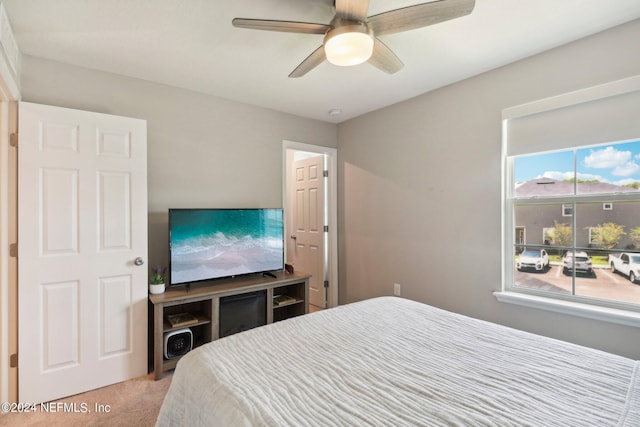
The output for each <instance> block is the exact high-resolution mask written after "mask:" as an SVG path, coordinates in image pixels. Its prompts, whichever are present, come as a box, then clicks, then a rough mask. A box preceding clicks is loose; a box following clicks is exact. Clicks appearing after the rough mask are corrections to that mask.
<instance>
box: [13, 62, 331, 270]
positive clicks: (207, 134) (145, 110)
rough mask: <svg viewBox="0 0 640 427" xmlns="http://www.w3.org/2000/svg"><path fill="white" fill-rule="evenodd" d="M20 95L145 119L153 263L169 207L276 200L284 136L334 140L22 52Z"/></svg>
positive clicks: (324, 131) (275, 118)
mask: <svg viewBox="0 0 640 427" xmlns="http://www.w3.org/2000/svg"><path fill="white" fill-rule="evenodd" d="M22 100H23V101H29V102H37V103H41V104H50V105H57V106H61V107H68V108H75V109H81V110H88V111H96V112H100V113H107V114H115V115H120V116H128V117H136V118H141V119H145V120H147V134H148V188H149V265H151V266H153V265H156V264H163V265H167V264H168V247H167V242H168V235H167V234H168V233H167V209H168V208H191V207H282V170H283V169H282V141H283V140H290V141H298V142H303V143H307V144H315V145H323V146H328V147H336V146H337V131H336V125H335V124H330V123H324V122H320V121H317V120H311V119H305V118H301V117H297V116H293V115H290V114H284V113H280V112H277V111H273V110H267V109H264V108H259V107H254V106H250V105H247V104H241V103H237V102H233V101H228V100H225V99H221V98H217V97H213V96H208V95H203V94H198V93H195V92H191V91H187V90H182V89H178V88H174V87H170V86H165V85H160V84H155V83H150V82H146V81H143V80H138V79H133V78H128V77H123V76H118V75H114V74H109V73H103V72H98V71H93V70H89V69H85V68H79V67H73V66H68V65H64V64H61V63H57V62H52V61H47V60H43V59H38V58H34V57H28V56H27V57H24V58H23V64H22Z"/></svg>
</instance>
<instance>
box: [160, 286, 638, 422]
mask: <svg viewBox="0 0 640 427" xmlns="http://www.w3.org/2000/svg"><path fill="white" fill-rule="evenodd" d="M157 425H158V426H225V427H228V426H345V425H353V426H360V425H361V426H381V425H388V426H402V425H406V426H409V425H411V426H519V427H520V426H536V427H539V426H564V427H567V426H628V427H630V426H640V362H638V361H634V360H631V359H627V358H624V357H621V356H616V355H612V354H609V353H605V352H602V351H598V350H594V349H590V348H585V347H581V346H578V345H574V344H570V343H566V342H563V341H558V340H554V339H550V338H546V337H541V336H538V335H534V334H530V333H526V332H523V331H519V330H515V329H511V328H507V327H504V326H500V325H496V324H493V323H489V322H485V321H481V320H477V319H472V318H469V317H465V316H462V315H459V314H455V313H451V312H447V311H444V310H441V309H437V308H435V307H431V306H428V305H425V304H422V303H418V302H414V301H410V300H407V299H402V298H397V297H380V298H373V299H370V300H366V301H362V302H357V303H352V304H347V305H343V306H339V307H335V308H332V309H329V310H323V311H321V312H317V313H312V314H308V315H304V316H299V317H295V318H293V319H288V320H285V321H281V322H277V323H274V324H271V325H267V326H263V327H259V328H256V329H253V330H250V331H246V332H242V333H239V334H236V335H232V336H229V337H226V338H223V339H220V340H217V341H214V342H211V343H209V344H206V345H204V346H201V347H199V348H197V349H195V350H193V351H191V352H190V353H188V354H187V355H186V356H185V357H183V358H182V359H181V360H180V361H179V362H178V365H177V368H176V370H175V373H174V375H173V379H172V383H171V386H170V388H169V391H168V393H167V395H166V397H165V400H164V402H163V405H162V407H161V410H160V414H159V416H158V419H157Z"/></svg>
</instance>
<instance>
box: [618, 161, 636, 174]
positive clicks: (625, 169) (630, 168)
mask: <svg viewBox="0 0 640 427" xmlns="http://www.w3.org/2000/svg"><path fill="white" fill-rule="evenodd" d="M638 172H640V166H639V165H638V164H637V163H636V162H627V163H625V164H623V165H620V166H617V167H616V168H615V169H613V171H612V172H611V173H612V174H613V175H615V176H630V175H633V174H636V173H638Z"/></svg>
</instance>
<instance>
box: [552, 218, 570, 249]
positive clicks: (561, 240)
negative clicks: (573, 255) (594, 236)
mask: <svg viewBox="0 0 640 427" xmlns="http://www.w3.org/2000/svg"><path fill="white" fill-rule="evenodd" d="M549 237H551V239H552V241H553V244H554V245H556V246H572V244H573V233H572V230H571V226H570V225H569V224H567V223H564V222H558V221H553V230H551V231H550V232H549Z"/></svg>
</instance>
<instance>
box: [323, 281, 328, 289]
mask: <svg viewBox="0 0 640 427" xmlns="http://www.w3.org/2000/svg"><path fill="white" fill-rule="evenodd" d="M324 287H325V288H328V287H329V281H328V280H325V281H324Z"/></svg>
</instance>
